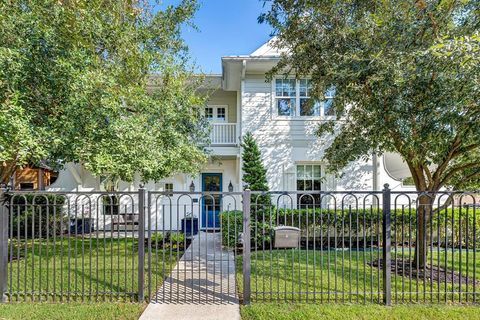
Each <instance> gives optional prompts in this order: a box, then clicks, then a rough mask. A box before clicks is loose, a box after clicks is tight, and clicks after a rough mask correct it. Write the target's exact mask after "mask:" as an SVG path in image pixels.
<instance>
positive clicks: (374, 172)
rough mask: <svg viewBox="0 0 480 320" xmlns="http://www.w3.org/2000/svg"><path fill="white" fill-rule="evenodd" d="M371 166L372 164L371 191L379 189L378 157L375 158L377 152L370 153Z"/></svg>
mask: <svg viewBox="0 0 480 320" xmlns="http://www.w3.org/2000/svg"><path fill="white" fill-rule="evenodd" d="M372 166H373V170H372V175H373V177H372V187H373V191H379V187H378V158H377V154H376V153H374V154H373V155H372Z"/></svg>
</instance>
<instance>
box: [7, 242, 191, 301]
mask: <svg viewBox="0 0 480 320" xmlns="http://www.w3.org/2000/svg"><path fill="white" fill-rule="evenodd" d="M137 248H138V241H137V240H136V239H132V238H123V239H111V238H105V239H103V238H98V239H96V238H92V239H89V238H85V239H81V238H74V237H71V238H69V239H68V238H67V239H66V238H63V239H57V240H56V241H55V242H54V241H53V239H49V242H48V243H47V242H46V240H45V239H43V240H41V241H40V240H38V239H37V240H28V241H22V242H20V243H17V242H15V243H14V246H13V250H11V254H12V255H13V258H14V260H13V261H12V262H10V263H9V265H8V268H9V269H8V282H9V286H8V292H7V293H8V294H9V296H10V299H11V301H31V300H35V301H38V300H41V301H58V302H64V301H100V302H102V301H135V300H136V299H137V295H138V256H137V255H138V249H137ZM10 249H11V248H10ZM146 251H147V250H146ZM181 253H182V252H179V254H181ZM145 256H146V257H147V252H146V254H145ZM18 257H20V259H17V258H18ZM176 261H177V250H176V249H173V250H170V249H165V250H162V249H158V251H157V250H153V252H152V287H151V290H152V293H153V292H155V291H156V289H157V288H159V287H160V286H161V284H162V282H163V279H164V277H165V276H168V274H169V273H170V271H171V269H172V267H173V266H174V265H175V263H176ZM145 266H146V267H147V266H148V261H145ZM145 279H146V282H145V294H146V295H147V294H148V291H147V290H148V285H147V279H148V277H147V274H145Z"/></svg>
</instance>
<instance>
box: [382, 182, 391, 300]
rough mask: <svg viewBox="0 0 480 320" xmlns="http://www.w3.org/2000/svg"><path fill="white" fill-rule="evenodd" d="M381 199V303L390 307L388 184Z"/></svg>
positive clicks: (389, 213)
mask: <svg viewBox="0 0 480 320" xmlns="http://www.w3.org/2000/svg"><path fill="white" fill-rule="evenodd" d="M382 193H383V194H382V197H383V206H382V210H383V221H382V237H383V239H382V240H383V241H382V242H383V248H382V250H383V263H382V266H383V302H384V303H385V305H387V306H390V305H391V304H392V281H391V280H392V279H391V278H392V276H391V270H392V260H391V257H390V250H391V241H392V239H391V221H390V218H391V212H390V206H391V198H390V197H391V192H390V189H389V187H388V184H385V185H384V189H383V191H382Z"/></svg>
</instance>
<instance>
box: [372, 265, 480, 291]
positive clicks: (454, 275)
mask: <svg viewBox="0 0 480 320" xmlns="http://www.w3.org/2000/svg"><path fill="white" fill-rule="evenodd" d="M368 264H369V265H370V266H372V267H375V268H382V266H383V260H382V259H378V260H374V261H372V262H369V263H368ZM392 273H393V274H396V275H399V276H403V277H408V278H411V279H417V277H418V279H419V280H423V279H425V280H426V281H427V282H430V281H432V280H433V282H436V283H438V282H440V283H445V282H446V283H453V284H464V285H466V284H469V285H473V283H474V281H473V277H471V276H470V277H466V276H464V275H463V274H462V275H461V276H460V274H459V273H458V272H455V271H453V272H452V270H448V269H444V268H442V267H441V266H440V267H439V266H437V265H433V266H430V265H427V266H426V267H425V268H423V269H417V268H416V267H415V262H414V261H412V260H407V259H397V260H395V259H392ZM475 284H476V285H479V284H480V281H479V280H477V281H475Z"/></svg>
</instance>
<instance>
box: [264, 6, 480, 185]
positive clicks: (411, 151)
mask: <svg viewBox="0 0 480 320" xmlns="http://www.w3.org/2000/svg"><path fill="white" fill-rule="evenodd" d="M259 20H260V22H267V23H269V24H270V25H271V26H272V27H273V28H274V33H275V34H276V36H277V37H276V39H275V41H274V46H276V47H278V48H282V49H287V50H286V51H287V52H286V53H285V54H283V55H282V57H281V61H280V63H279V64H278V65H277V66H276V67H275V68H274V69H273V70H272V71H271V73H270V76H272V75H275V74H279V73H292V72H293V73H296V74H297V75H303V76H304V75H308V76H311V79H312V83H313V91H314V92H315V96H316V98H317V99H318V100H322V99H323V93H324V92H325V90H326V89H327V88H329V87H331V86H334V87H335V89H336V97H335V99H334V109H335V112H336V114H337V117H338V119H339V120H340V121H331V122H324V123H322V124H321V125H319V127H318V131H317V133H318V135H320V136H321V135H323V134H326V133H335V134H336V136H335V139H334V141H333V143H332V144H331V145H330V146H329V147H328V149H327V151H326V154H325V158H326V160H328V162H329V165H330V169H333V170H335V171H338V170H340V169H341V168H343V167H344V166H345V165H346V164H347V163H349V162H351V161H354V160H358V159H366V158H369V157H370V156H371V154H372V153H382V152H385V151H393V152H398V153H399V154H400V155H401V156H402V157H403V159H404V160H405V161H406V162H407V164H408V166H409V168H410V171H411V174H412V177H413V180H414V182H415V185H416V187H417V190H421V191H424V190H430V191H438V190H439V189H440V188H442V187H444V186H449V185H455V184H456V183H458V185H459V186H460V187H472V186H478V185H479V184H478V181H479V178H480V151H479V150H480V105H479V102H480V31H479V26H480V1H478V0H465V1H455V0H440V1H430V0H417V1H408V0H399V1H380V0H347V1H345V0H341V1H340V0H327V1H308V0H307V1H304V0H274V1H272V2H271V7H270V9H269V11H268V12H266V13H264V14H262V15H261V16H260V18H259ZM476 182H477V183H476Z"/></svg>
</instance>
